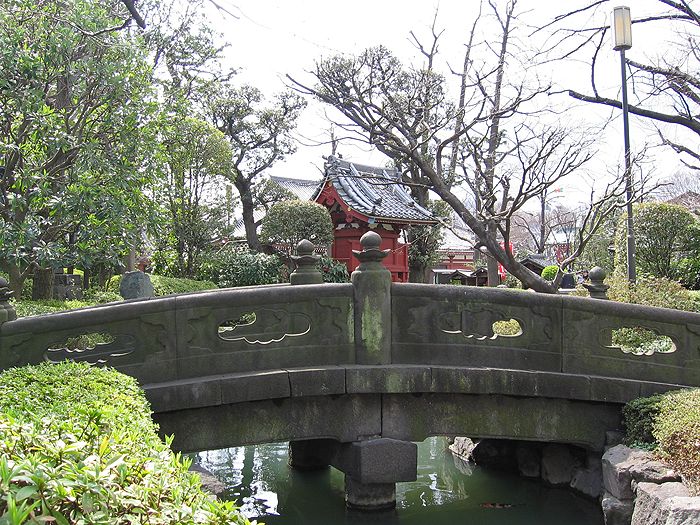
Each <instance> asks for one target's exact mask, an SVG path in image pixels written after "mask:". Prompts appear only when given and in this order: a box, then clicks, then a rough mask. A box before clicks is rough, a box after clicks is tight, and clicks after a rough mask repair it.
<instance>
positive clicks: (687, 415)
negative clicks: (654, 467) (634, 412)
mask: <svg viewBox="0 0 700 525" xmlns="http://www.w3.org/2000/svg"><path fill="white" fill-rule="evenodd" d="M653 433H654V437H655V438H656V441H657V442H658V443H659V448H658V450H659V455H660V456H661V457H662V458H663V459H664V460H666V461H668V462H669V463H670V464H671V466H672V467H674V468H675V469H676V470H677V471H678V472H680V473H681V475H682V476H683V478H684V480H685V481H686V482H687V483H688V485H690V487H691V488H692V489H693V490H694V491H695V493H696V494H697V493H700V446H698V443H700V389H697V388H695V389H692V390H677V391H673V392H669V393H667V394H665V395H664V396H663V398H662V399H661V402H660V404H659V411H658V415H657V417H656V419H655V421H654V430H653Z"/></svg>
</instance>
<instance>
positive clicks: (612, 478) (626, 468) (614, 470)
mask: <svg viewBox="0 0 700 525" xmlns="http://www.w3.org/2000/svg"><path fill="white" fill-rule="evenodd" d="M650 459H651V457H650V454H649V453H648V452H645V451H643V450H635V449H631V448H629V447H626V446H624V445H617V446H614V447H612V448H611V449H609V450H608V451H607V452H605V454H603V484H604V486H605V490H606V491H608V492H609V493H610V494H611V495H613V496H614V497H615V498H617V499H619V500H625V499H632V498H634V493H633V492H632V486H631V483H632V479H633V478H632V473H631V472H630V470H631V469H632V467H634V466H635V465H638V464H641V463H644V462H646V461H649V460H650Z"/></svg>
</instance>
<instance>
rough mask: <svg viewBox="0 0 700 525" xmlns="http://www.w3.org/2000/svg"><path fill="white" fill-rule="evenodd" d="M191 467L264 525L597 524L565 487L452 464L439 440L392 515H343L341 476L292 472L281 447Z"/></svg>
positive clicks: (227, 452)
mask: <svg viewBox="0 0 700 525" xmlns="http://www.w3.org/2000/svg"><path fill="white" fill-rule="evenodd" d="M195 461H196V462H197V463H199V464H200V465H201V466H203V467H204V468H206V469H208V470H209V471H211V472H212V473H213V474H215V475H216V476H217V477H218V478H219V479H220V480H221V481H223V482H224V484H225V485H226V487H227V491H226V493H225V494H224V496H223V497H225V498H227V499H234V500H237V501H238V505H239V506H240V507H241V510H242V511H243V513H244V514H245V515H246V516H248V517H249V518H251V519H256V520H258V521H261V522H265V523H267V524H270V525H337V524H343V525H359V524H376V525H385V524H386V525H413V524H415V525H418V524H420V525H443V524H445V525H447V524H449V525H461V524H463V525H472V524H473V525H555V524H556V525H602V524H603V518H602V515H601V513H600V505H599V504H598V503H597V502H595V501H593V500H590V499H587V498H584V497H581V496H578V495H576V494H574V493H573V492H570V491H568V490H565V489H557V488H552V487H548V486H545V485H543V484H541V483H539V482H536V481H531V480H527V479H523V478H520V477H519V476H516V475H510V474H505V473H500V472H494V471H492V470H485V469H482V468H479V467H476V466H474V465H471V464H466V463H464V462H462V461H461V460H459V459H455V458H454V457H453V455H452V454H451V453H450V452H449V450H448V449H447V441H446V439H444V438H430V439H428V440H426V441H424V442H423V443H420V444H419V446H418V479H417V480H416V481H415V482H410V483H398V484H397V487H396V497H397V505H396V510H395V511H393V512H388V513H380V514H371V513H370V514H363V513H355V512H348V511H346V510H345V507H344V503H343V496H344V494H343V474H342V473H341V472H339V471H337V470H335V469H333V468H329V469H328V470H324V471H321V472H314V473H308V472H296V471H294V470H292V469H290V468H289V467H288V466H287V444H286V443H277V444H270V445H258V446H251V447H237V448H229V449H224V450H213V451H206V452H200V453H198V454H197V455H196V457H195Z"/></svg>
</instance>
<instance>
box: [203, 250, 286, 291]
mask: <svg viewBox="0 0 700 525" xmlns="http://www.w3.org/2000/svg"><path fill="white" fill-rule="evenodd" d="M281 266H282V262H281V261H280V259H279V257H277V256H275V255H265V254H264V253H256V252H251V251H249V250H248V249H247V248H236V247H233V246H231V247H228V246H227V247H224V248H223V249H221V250H220V251H218V252H217V253H214V254H212V255H210V257H209V259H208V260H207V261H205V262H204V263H203V264H202V268H201V270H200V277H201V278H202V279H208V280H210V281H213V282H214V283H215V284H216V285H218V286H219V288H232V287H237V286H255V285H260V284H275V283H278V282H280V267H281Z"/></svg>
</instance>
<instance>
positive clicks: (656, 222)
mask: <svg viewBox="0 0 700 525" xmlns="http://www.w3.org/2000/svg"><path fill="white" fill-rule="evenodd" d="M633 209H634V213H633V216H634V230H635V259H636V264H637V272H640V273H642V272H643V273H647V274H650V275H653V276H655V277H665V278H673V277H674V276H675V275H674V271H673V266H674V262H675V261H677V260H679V259H680V258H682V257H683V256H684V255H685V252H686V250H687V249H688V247H689V244H690V243H691V240H693V239H694V238H695V237H697V233H696V231H697V228H696V221H695V218H694V217H693V214H692V213H690V212H689V211H688V210H687V209H685V208H683V207H682V206H678V205H674V204H665V203H659V202H647V203H642V204H635V205H634V208H633ZM618 220H619V223H618V227H617V232H616V239H615V270H616V272H618V273H621V274H625V273H626V267H627V264H626V261H627V227H626V225H625V223H624V221H625V220H626V218H625V217H624V216H621V217H620V218H619V219H618Z"/></svg>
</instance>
